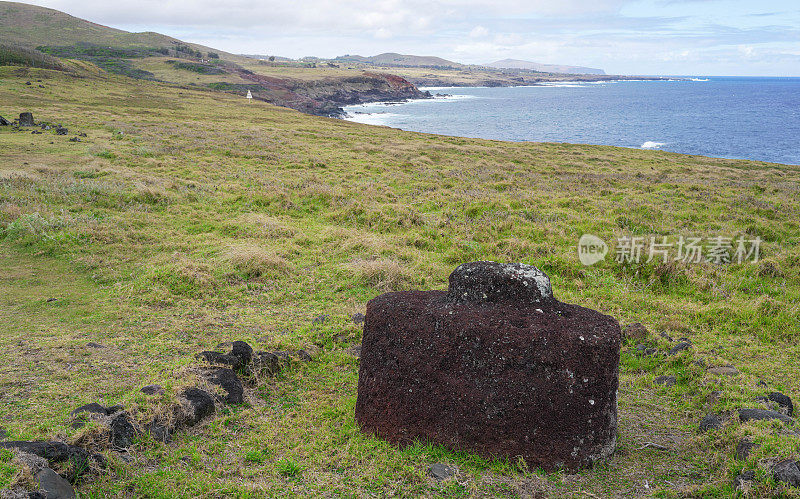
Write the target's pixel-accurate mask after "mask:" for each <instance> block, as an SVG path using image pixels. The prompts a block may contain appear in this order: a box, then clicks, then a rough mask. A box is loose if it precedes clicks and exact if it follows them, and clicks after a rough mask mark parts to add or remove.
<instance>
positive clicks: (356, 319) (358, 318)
mask: <svg viewBox="0 0 800 499" xmlns="http://www.w3.org/2000/svg"><path fill="white" fill-rule="evenodd" d="M351 319H353V324H356V325H358V324H364V314H362V313H361V312H359V313H357V314H353V316H352V317H351Z"/></svg>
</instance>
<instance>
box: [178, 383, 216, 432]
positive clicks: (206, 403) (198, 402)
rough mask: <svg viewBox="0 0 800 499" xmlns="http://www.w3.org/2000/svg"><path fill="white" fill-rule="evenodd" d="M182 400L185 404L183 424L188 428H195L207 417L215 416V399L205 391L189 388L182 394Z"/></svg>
mask: <svg viewBox="0 0 800 499" xmlns="http://www.w3.org/2000/svg"><path fill="white" fill-rule="evenodd" d="M180 398H181V399H182V400H183V402H185V403H184V404H183V406H184V408H185V409H186V411H185V414H184V418H183V423H185V424H186V425H187V426H194V425H196V424H197V423H199V422H200V421H201V420H202V419H203V418H205V417H206V416H210V415H211V414H214V411H215V407H214V399H213V398H212V397H211V394H209V393H208V392H206V391H205V390H201V389H199V388H194V387H192V388H187V389H186V390H184V391H183V392H182V393H181V395H180Z"/></svg>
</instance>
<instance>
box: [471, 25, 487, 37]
mask: <svg viewBox="0 0 800 499" xmlns="http://www.w3.org/2000/svg"><path fill="white" fill-rule="evenodd" d="M486 36H489V30H488V29H486V28H485V27H483V26H475V27H474V28H472V31H470V32H469V37H470V38H484V37H486Z"/></svg>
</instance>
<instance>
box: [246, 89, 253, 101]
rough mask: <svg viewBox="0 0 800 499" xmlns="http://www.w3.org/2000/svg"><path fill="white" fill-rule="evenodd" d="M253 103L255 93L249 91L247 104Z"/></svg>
mask: <svg viewBox="0 0 800 499" xmlns="http://www.w3.org/2000/svg"><path fill="white" fill-rule="evenodd" d="M251 102H253V93H252V92H250V91H249V90H248V91H247V103H248V104H249V103H251Z"/></svg>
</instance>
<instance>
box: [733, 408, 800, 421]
mask: <svg viewBox="0 0 800 499" xmlns="http://www.w3.org/2000/svg"><path fill="white" fill-rule="evenodd" d="M739 419H740V420H741V421H759V420H762V419H776V420H778V421H782V422H784V423H789V424H792V423H794V420H793V419H792V418H790V417H789V416H787V415H785V414H781V413H780V412H777V411H768V410H766V409H739Z"/></svg>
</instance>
